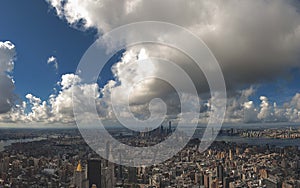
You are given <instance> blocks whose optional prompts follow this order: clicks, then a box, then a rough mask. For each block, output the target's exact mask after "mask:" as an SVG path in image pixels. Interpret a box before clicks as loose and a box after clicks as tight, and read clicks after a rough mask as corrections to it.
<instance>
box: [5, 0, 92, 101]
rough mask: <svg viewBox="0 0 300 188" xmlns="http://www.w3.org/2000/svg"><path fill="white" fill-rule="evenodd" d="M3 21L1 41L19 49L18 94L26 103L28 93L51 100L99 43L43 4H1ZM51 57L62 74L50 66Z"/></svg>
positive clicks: (37, 1)
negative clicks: (59, 85) (63, 77)
mask: <svg viewBox="0 0 300 188" xmlns="http://www.w3.org/2000/svg"><path fill="white" fill-rule="evenodd" d="M32 5H34V6H32ZM0 20H1V21H0V23H1V27H0V41H6V40H9V41H11V42H12V43H13V44H15V46H16V51H17V60H16V62H15V69H14V72H13V76H14V79H15V86H16V93H17V94H18V95H19V96H20V97H21V98H23V99H24V97H25V95H26V94H28V93H33V94H34V95H37V96H39V97H40V98H42V99H44V100H45V99H47V98H48V96H49V95H50V94H51V93H53V87H54V86H55V85H56V82H58V81H59V79H60V76H61V75H62V74H65V73H70V72H74V71H75V70H76V67H77V64H78V62H79V61H80V58H81V56H82V55H83V53H84V52H85V50H86V49H87V48H88V47H89V46H90V45H91V44H92V43H93V42H94V41H95V39H96V36H95V35H96V33H95V31H93V30H89V31H85V32H82V31H79V30H77V29H73V28H72V27H70V26H69V25H68V24H67V23H65V22H63V21H61V20H60V19H59V18H58V17H57V16H56V15H55V12H54V11H53V10H52V11H51V10H50V9H49V5H48V4H47V3H46V2H45V1H40V0H32V1H30V3H28V2H27V1H18V0H4V1H1V7H0ZM50 56H55V57H56V58H57V59H58V63H59V69H58V74H56V71H55V69H54V68H53V67H52V66H51V65H47V59H48V58H49V57H50Z"/></svg>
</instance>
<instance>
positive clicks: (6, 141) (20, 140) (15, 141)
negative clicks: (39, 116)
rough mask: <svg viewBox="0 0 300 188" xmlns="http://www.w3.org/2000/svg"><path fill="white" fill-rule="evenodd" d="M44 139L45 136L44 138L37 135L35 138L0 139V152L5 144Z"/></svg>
mask: <svg viewBox="0 0 300 188" xmlns="http://www.w3.org/2000/svg"><path fill="white" fill-rule="evenodd" d="M45 139H46V138H44V137H37V138H25V139H12V140H1V141H0V152H2V151H4V149H5V147H6V146H9V145H11V144H13V143H26V142H33V141H40V140H45Z"/></svg>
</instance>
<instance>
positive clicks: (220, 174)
mask: <svg viewBox="0 0 300 188" xmlns="http://www.w3.org/2000/svg"><path fill="white" fill-rule="evenodd" d="M217 178H218V180H219V181H222V184H223V178H224V167H223V165H222V164H219V165H218V166H217Z"/></svg>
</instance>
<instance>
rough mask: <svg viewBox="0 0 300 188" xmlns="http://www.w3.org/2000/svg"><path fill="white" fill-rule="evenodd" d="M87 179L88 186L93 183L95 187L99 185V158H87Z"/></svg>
mask: <svg viewBox="0 0 300 188" xmlns="http://www.w3.org/2000/svg"><path fill="white" fill-rule="evenodd" d="M88 180H89V187H92V185H93V184H95V185H96V186H97V188H100V187H101V160H100V159H89V160H88Z"/></svg>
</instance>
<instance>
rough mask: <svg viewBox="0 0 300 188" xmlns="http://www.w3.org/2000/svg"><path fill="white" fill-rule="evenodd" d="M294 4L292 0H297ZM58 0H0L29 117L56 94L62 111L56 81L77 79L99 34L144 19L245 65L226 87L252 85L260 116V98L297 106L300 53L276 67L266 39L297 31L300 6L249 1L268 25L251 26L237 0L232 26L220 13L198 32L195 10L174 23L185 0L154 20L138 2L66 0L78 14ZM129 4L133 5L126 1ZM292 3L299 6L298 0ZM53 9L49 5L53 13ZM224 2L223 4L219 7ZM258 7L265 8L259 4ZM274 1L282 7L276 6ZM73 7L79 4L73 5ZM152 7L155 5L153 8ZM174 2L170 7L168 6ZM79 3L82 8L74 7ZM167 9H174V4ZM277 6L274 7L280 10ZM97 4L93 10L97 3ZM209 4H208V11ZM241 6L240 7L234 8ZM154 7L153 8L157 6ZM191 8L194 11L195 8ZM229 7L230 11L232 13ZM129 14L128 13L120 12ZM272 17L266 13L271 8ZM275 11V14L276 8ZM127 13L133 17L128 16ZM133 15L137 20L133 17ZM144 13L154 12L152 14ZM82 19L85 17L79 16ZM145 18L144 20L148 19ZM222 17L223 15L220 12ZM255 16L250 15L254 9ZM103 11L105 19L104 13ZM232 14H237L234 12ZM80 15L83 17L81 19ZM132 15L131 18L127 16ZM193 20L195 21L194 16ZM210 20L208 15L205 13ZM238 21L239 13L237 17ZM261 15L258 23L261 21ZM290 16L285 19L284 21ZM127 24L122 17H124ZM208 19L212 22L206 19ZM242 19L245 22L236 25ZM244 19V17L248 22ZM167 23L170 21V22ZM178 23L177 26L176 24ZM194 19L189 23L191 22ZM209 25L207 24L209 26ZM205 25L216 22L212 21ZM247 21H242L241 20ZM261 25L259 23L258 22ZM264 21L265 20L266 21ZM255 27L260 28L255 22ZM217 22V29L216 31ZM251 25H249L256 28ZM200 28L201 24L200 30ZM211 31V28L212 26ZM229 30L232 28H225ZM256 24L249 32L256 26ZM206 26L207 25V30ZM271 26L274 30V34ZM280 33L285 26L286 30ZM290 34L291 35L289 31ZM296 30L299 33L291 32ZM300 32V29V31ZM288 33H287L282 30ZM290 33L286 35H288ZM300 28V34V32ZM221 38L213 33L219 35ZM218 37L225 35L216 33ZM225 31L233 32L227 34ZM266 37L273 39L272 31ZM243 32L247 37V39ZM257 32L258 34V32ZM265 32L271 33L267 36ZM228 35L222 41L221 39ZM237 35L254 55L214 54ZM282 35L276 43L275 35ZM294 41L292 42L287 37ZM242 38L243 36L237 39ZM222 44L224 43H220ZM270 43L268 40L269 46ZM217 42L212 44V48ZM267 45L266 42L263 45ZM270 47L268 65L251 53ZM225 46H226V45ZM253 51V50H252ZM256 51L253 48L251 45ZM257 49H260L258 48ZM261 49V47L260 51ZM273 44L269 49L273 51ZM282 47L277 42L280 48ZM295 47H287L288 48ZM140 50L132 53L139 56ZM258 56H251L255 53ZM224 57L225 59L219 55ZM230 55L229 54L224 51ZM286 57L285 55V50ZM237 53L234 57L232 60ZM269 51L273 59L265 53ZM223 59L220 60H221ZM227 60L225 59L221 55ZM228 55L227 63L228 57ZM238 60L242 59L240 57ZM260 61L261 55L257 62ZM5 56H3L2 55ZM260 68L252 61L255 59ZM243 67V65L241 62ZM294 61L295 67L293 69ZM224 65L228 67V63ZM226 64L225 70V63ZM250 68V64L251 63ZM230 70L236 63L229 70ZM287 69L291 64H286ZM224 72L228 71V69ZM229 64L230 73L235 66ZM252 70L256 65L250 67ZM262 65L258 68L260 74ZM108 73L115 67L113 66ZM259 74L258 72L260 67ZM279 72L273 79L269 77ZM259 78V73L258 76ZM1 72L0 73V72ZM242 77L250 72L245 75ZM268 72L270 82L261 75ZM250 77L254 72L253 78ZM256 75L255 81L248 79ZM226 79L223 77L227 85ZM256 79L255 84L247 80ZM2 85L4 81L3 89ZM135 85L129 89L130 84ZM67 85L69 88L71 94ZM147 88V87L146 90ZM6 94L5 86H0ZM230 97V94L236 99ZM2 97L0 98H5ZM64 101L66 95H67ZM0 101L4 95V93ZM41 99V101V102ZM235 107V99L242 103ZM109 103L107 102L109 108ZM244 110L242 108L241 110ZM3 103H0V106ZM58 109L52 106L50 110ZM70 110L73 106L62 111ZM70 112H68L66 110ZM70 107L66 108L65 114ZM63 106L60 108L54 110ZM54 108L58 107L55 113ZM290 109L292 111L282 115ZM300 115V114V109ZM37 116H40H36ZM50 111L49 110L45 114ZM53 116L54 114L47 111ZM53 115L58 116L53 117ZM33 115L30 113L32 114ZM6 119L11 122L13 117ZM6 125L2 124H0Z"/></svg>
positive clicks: (2, 32)
mask: <svg viewBox="0 0 300 188" xmlns="http://www.w3.org/2000/svg"><path fill="white" fill-rule="evenodd" d="M292 1H293V0H292ZM54 2H56V1H54V0H49V1H48V2H47V1H43V0H29V1H18V0H3V1H1V6H0V23H1V26H0V41H2V42H4V41H11V43H13V44H14V45H15V48H16V52H17V56H16V57H17V59H16V60H15V66H14V70H13V72H10V73H9V75H11V76H12V77H13V80H14V81H15V83H14V86H15V90H14V93H15V94H16V95H17V96H18V97H19V98H20V100H18V102H17V103H19V104H20V103H21V102H20V101H27V103H28V105H27V107H26V110H27V111H28V112H30V111H31V107H32V106H34V105H37V106H42V102H43V101H46V103H47V104H48V105H50V102H49V96H50V95H51V94H55V95H56V97H57V98H56V100H57V101H56V103H55V105H57V106H59V108H60V107H61V106H60V105H61V104H58V103H59V100H58V99H59V97H65V96H64V95H63V94H65V93H64V91H63V90H64V89H62V87H64V86H63V85H60V86H59V85H57V82H59V81H60V80H61V79H62V76H63V75H67V74H68V76H65V77H64V78H65V80H68V79H71V78H73V75H72V73H74V72H75V70H76V68H77V65H78V63H79V61H80V59H81V57H82V55H83V54H84V53H85V51H86V50H87V49H88V47H89V46H90V45H91V44H93V42H95V40H96V39H97V37H98V36H101V35H102V34H103V33H106V32H108V31H109V30H111V29H112V28H115V27H118V26H121V25H123V24H126V23H128V22H129V23H130V21H132V22H134V21H140V20H143V19H144V20H149V19H150V20H151V19H154V20H164V21H170V22H171V23H175V24H179V25H181V26H184V27H186V28H191V31H192V32H194V33H196V35H199V36H200V37H203V38H204V41H208V46H209V47H210V46H212V51H213V52H214V50H215V51H216V52H217V53H216V57H217V58H218V59H219V58H220V62H221V64H224V65H226V66H227V64H229V65H230V66H236V65H237V64H238V63H245V65H246V66H245V67H246V68H245V69H243V66H240V67H238V68H236V72H234V68H235V67H234V68H232V67H231V70H230V71H231V72H230V71H229V72H226V71H228V70H229V69H228V70H224V75H225V76H226V75H230V74H234V75H235V74H237V77H236V80H230V79H229V80H227V81H228V82H232V81H233V82H237V84H236V85H234V89H233V90H234V92H237V93H239V92H242V91H243V90H247V89H249V88H251V87H253V88H255V92H254V93H253V94H252V95H250V96H248V97H247V100H249V101H253V102H254V104H255V106H256V110H257V111H260V110H262V109H261V108H262V107H261V105H262V100H261V99H260V97H261V96H266V97H267V98H268V101H270V104H269V105H271V106H272V103H273V102H276V103H277V104H278V105H280V106H283V104H284V103H289V105H290V106H289V108H292V107H291V106H292V104H290V101H291V100H292V98H293V97H295V95H296V94H297V93H299V92H300V87H299V80H300V70H299V64H300V63H298V64H297V62H300V59H299V57H300V56H299V55H297V56H298V57H297V58H296V59H293V61H291V62H289V60H287V61H285V58H284V57H283V58H282V61H280V60H277V59H280V58H281V54H279V55H278V57H275V58H274V65H273V64H272V63H273V62H272V61H270V60H269V59H272V58H270V57H271V55H272V54H274V55H275V54H276V53H274V52H278V51H276V50H278V49H277V48H276V47H274V45H270V44H271V42H270V41H272V38H271V37H270V38H268V37H269V36H272V35H273V33H272V27H274V28H275V29H277V28H278V32H274V37H277V38H280V36H281V34H282V33H283V34H282V35H284V34H286V33H289V32H290V33H296V34H298V33H297V31H298V30H297V27H298V26H299V25H297V24H299V23H298V21H297V20H299V19H298V18H300V16H299V12H297V10H299V7H296V6H298V5H295V4H296V3H291V4H288V3H286V2H284V1H281V0H276V1H274V2H275V3H274V4H272V3H270V2H264V1H261V2H260V1H259V2H255V3H258V5H259V6H258V5H256V4H255V3H253V2H252V3H253V5H252V3H251V2H250V1H247V3H248V4H247V6H248V7H249V10H252V8H253V11H257V14H255V16H257V17H258V18H260V17H262V18H265V19H261V20H263V21H266V22H265V23H260V21H259V19H257V18H255V20H254V21H252V20H249V19H248V18H249V16H247V15H246V16H244V15H243V14H244V13H245V12H247V11H245V10H244V11H242V9H243V8H245V7H247V6H241V7H240V9H241V10H240V9H237V8H236V9H234V8H233V7H235V6H232V5H233V3H234V1H228V4H226V8H224V12H226V11H228V13H229V15H230V16H231V17H230V18H231V20H233V21H232V22H226V20H225V21H224V20H223V17H224V16H222V15H221V14H220V15H218V14H216V15H212V16H215V17H216V19H215V20H213V21H212V23H210V24H208V25H209V27H208V29H207V28H204V29H203V30H201V32H200V31H198V30H193V29H194V28H195V27H192V26H194V25H199V23H194V22H197V21H198V20H196V21H195V20H194V19H193V18H194V17H196V16H199V15H198V12H199V11H192V10H189V9H187V10H185V9H183V10H182V11H183V12H182V14H183V16H182V17H183V18H179V17H178V18H177V17H176V18H175V19H173V18H172V16H176V15H177V13H176V10H179V9H180V7H182V5H181V3H182V2H180V1H178V2H177V1H176V2H174V3H170V2H168V1H166V2H164V3H162V4H161V5H158V4H156V3H155V2H153V7H155V6H158V7H160V6H161V7H164V6H166V7H169V9H168V10H169V11H168V12H164V13H161V12H159V10H158V12H157V13H156V14H153V13H151V10H148V9H147V6H149V4H148V3H149V2H146V1H139V2H138V1H136V2H135V1H134V3H133V4H130V6H128V5H127V4H126V2H127V1H124V2H122V3H115V2H113V3H112V2H109V1H107V0H103V6H101V7H99V8H98V7H95V10H94V9H93V10H90V9H89V7H91V4H93V1H89V0H87V1H84V2H82V4H80V5H77V4H76V3H77V1H73V2H72V1H69V2H68V3H66V4H69V5H71V7H73V9H68V10H64V8H65V7H64V4H53V3H54ZM128 2H129V1H128ZM212 2H213V3H216V4H217V1H212ZM293 2H297V1H296V0H295V1H293ZM51 3H52V6H53V7H51ZM219 3H220V2H219ZM260 3H261V4H260ZM276 3H277V4H276ZM73 4H74V5H73ZM150 4H151V3H150ZM170 4H172V5H170ZM76 5H77V7H76ZM169 5H170V6H169ZM275 5H276V6H275ZM78 6H81V7H80V8H81V9H80V11H79V12H77V11H78V10H79V9H78ZM92 6H94V5H92ZM203 6H204V5H203ZM237 6H239V5H237ZM153 7H152V8H153ZM255 7H260V9H258V10H256V9H255ZM291 7H292V9H293V10H294V11H295V12H293V13H291V14H290V13H288V11H287V10H291ZM192 8H193V7H192ZM201 8H203V9H207V10H208V12H209V11H210V9H209V8H210V7H201ZM227 8H228V10H227ZM123 9H124V10H123ZM269 9H270V11H265V10H269ZM273 9H276V11H277V12H278V14H277V13H276V15H273V14H275V13H274V12H276V11H273ZM277 9H278V10H277ZM60 11H61V12H62V13H61V14H60V15H59V16H58V15H57V14H58V13H59V12H60ZM128 11H129V12H128ZM135 11H136V14H135ZM147 11H150V12H149V13H147ZM82 12H83V13H85V14H82V15H81V13H82ZM144 12H145V14H143V13H144ZM220 12H221V11H220ZM249 12H251V11H249ZM104 13H105V14H104ZM233 13H234V14H233ZM66 14H68V15H69V17H68V18H66V17H65V16H66ZM78 14H79V17H77V16H78ZM130 14H132V15H130ZM166 14H170V15H171V16H169V17H168V16H166ZM193 14H195V15H193ZM208 15H209V16H210V14H209V13H208ZM236 15H239V16H237V17H238V18H237V17H236ZM72 16H74V17H72ZM259 16H260V17H259ZM285 17H287V18H285ZM123 18H124V19H123ZM209 18H210V17H209ZM239 18H243V19H239ZM244 18H245V19H244ZM273 18H274V19H276V23H277V22H278V25H276V26H273V25H270V26H265V28H263V27H262V25H266V24H268V23H271V22H270V20H271V19H273ZM168 19H169V20H168ZM291 19H294V20H295V21H294V22H291V23H294V24H295V25H291V26H289V25H285V24H287V22H286V20H291ZM82 20H86V22H85V23H86V25H84V24H83V25H81V29H78V28H74V26H71V25H72V24H74V23H75V25H76V24H78V22H81V21H82ZM174 20H175V21H174ZM190 20H191V21H190ZM207 20H208V21H207ZM207 20H206V21H205V19H204V21H205V23H206V22H209V21H211V20H210V19H208V18H207ZM241 20H242V21H241ZM256 20H258V21H256ZM245 21H249V23H250V24H245ZM263 21H261V22H263ZM256 22H257V23H256ZM218 24H219V25H218ZM226 24H232V25H231V26H230V28H233V29H232V31H230V30H226V28H222V27H224V25H226ZM251 24H252V25H251ZM200 25H201V24H200ZM212 26H214V27H212ZM226 26H227V25H226ZM245 26H249V27H248V29H249V30H251V29H253V31H251V32H249V33H247V32H248V31H246V30H245V31H244V29H245ZM251 26H252V27H251ZM205 27H206V26H205ZM259 27H262V29H261V30H259ZM211 28H214V29H213V30H211V31H210V30H209V29H211ZM215 28H222V29H220V31H218V30H216V29H215ZM274 28H273V30H274ZM280 28H283V29H282V30H283V31H281V30H280ZM285 28H286V29H285ZM293 28H296V29H295V30H293ZM299 28H300V26H299ZM284 29H285V30H284ZM286 30H287V31H288V32H287V31H286ZM299 30H300V29H299ZM206 31H210V32H211V33H213V34H212V35H210V34H211V33H205V32H206ZM241 31H244V33H239V32H241ZM203 32H204V33H203ZM214 32H216V35H214V34H215V33H214ZM217 32H220V33H217ZM226 32H228V33H226ZM268 32H269V33H268ZM245 33H246V34H245ZM253 33H256V34H257V35H255V34H253ZM267 33H268V34H267ZM299 33H300V32H299ZM296 34H295V36H293V37H295V39H294V41H295V44H291V43H292V42H293V41H292V42H289V43H288V45H286V46H288V47H287V50H286V51H287V52H283V53H282V54H283V55H285V54H288V55H287V58H286V59H289V56H292V55H294V53H295V54H297V52H300V49H299V48H297V47H299V46H298V45H297V44H296V43H297V40H299V36H298V35H296ZM223 35H224V36H223ZM219 36H221V39H220V41H218V42H214V41H213V39H214V37H215V38H217V37H219ZM236 36H240V38H242V39H243V40H244V39H245V41H246V42H245V41H243V42H244V43H243V45H245V46H246V47H245V49H246V50H249V51H250V52H249V54H251V55H252V56H254V57H252V56H250V55H249V56H247V55H248V54H244V53H247V52H245V51H246V50H244V51H241V53H238V52H236V51H235V50H238V49H235V48H234V47H233V48H232V49H233V50H231V51H228V53H227V52H226V53H225V52H223V51H222V50H224V49H222V50H219V49H214V48H215V46H217V47H219V46H220V49H221V48H222V47H223V48H224V46H225V48H227V45H231V41H234V40H225V39H224V38H227V37H228V38H230V37H236ZM278 36H279V37H278ZM289 37H290V36H289ZM237 38H238V37H237ZM259 39H262V40H263V41H262V42H260V41H259ZM223 40H224V41H223ZM264 40H266V41H264ZM212 41H213V42H212ZM247 41H250V42H249V44H247ZM264 42H265V43H264ZM261 44H263V45H266V46H267V47H270V48H273V47H274V49H270V50H268V48H263V47H262V49H261V51H264V50H266V58H265V59H264V58H263V57H262V55H261V54H258V55H257V54H255V53H260V52H259V50H256V49H253V48H255V47H256V46H258V47H257V48H259V45H261ZM223 45H224V46H223ZM247 45H248V46H247ZM252 45H254V47H253V46H252ZM255 45H256V46H255ZM263 45H262V46H263ZM268 45H270V46H268ZM280 45H282V44H281V43H279V45H278V46H280ZM289 45H290V46H289ZM134 50H135V51H134ZM251 50H253V51H251ZM129 51H130V49H124V51H122V52H120V53H119V54H117V55H116V56H114V57H113V58H112V60H111V63H110V65H111V64H112V63H114V62H116V61H117V60H121V57H122V54H123V53H124V54H126V53H129ZM133 51H134V52H133V53H136V54H135V55H132V56H133V57H131V58H132V59H133V60H132V59H131V60H132V61H134V57H137V56H138V53H139V52H140V51H138V50H136V49H133ZM220 51H221V53H220ZM224 51H225V50H224ZM283 51H284V50H283ZM149 53H150V54H151V50H149ZM231 53H232V54H231ZM267 53H270V54H267ZM220 54H221V55H220ZM224 54H225V55H224ZM51 56H54V57H55V58H56V59H57V62H58V69H57V70H56V69H55V67H54V66H53V64H47V60H48V58H49V57H51ZM223 56H224V59H223ZM240 56H241V57H240ZM256 56H257V57H256ZM244 57H249V58H248V59H243V58H244ZM0 58H1V57H0ZM228 59H230V60H232V59H233V61H234V60H235V59H238V60H240V62H233V63H232V62H227V61H228ZM248 60H249V62H248ZM252 60H253V61H256V60H257V62H251V61H252ZM244 61H245V62H244ZM295 61H296V63H295ZM224 62H225V63H224ZM226 63H227V64H226ZM251 63H253V66H252V65H251ZM264 63H266V66H261V65H262V64H264ZM231 64H232V65H231ZM285 64H286V66H285ZM226 66H225V67H226ZM230 66H229V67H230ZM252 67H254V68H253V69H252ZM256 67H258V68H256ZM274 67H275V68H274ZM285 67H286V69H287V70H284V71H281V70H280V69H285ZM109 68H110V67H109ZM109 68H108V69H106V70H105V71H104V72H103V74H102V75H101V77H104V81H103V80H102V81H100V87H101V88H102V87H104V86H105V85H106V84H107V80H110V79H113V77H112V75H111V72H110V71H109ZM247 68H249V72H250V73H252V74H253V75H254V76H252V78H249V82H247V80H246V81H245V80H244V79H245V78H243V71H246V73H247ZM259 68H260V69H261V70H260V69H259ZM273 70H274V73H272V71H273ZM257 72H258V73H257ZM0 73H1V72H0ZM244 73H245V72H244ZM256 73H257V78H255V75H256ZM264 74H266V76H265V75H264ZM250 75H251V74H250ZM122 76H124V75H118V74H116V77H117V79H122ZM250 77H251V76H250ZM253 77H254V78H253ZM226 79H227V78H225V80H226ZM238 79H241V80H242V81H240V82H239V80H238ZM250 80H251V81H250ZM0 84H1V83H0ZM129 85H130V84H129ZM106 86H107V87H108V88H109V89H110V90H112V89H113V87H116V85H113V86H109V85H106ZM68 87H69V86H66V88H68ZM54 88H57V90H58V91H60V90H61V91H62V95H61V96H59V94H58V92H56V91H54ZM149 88H150V87H149ZM0 89H1V88H0ZM234 92H233V93H234ZM0 94H1V93H0ZM27 94H31V96H27V97H26V95H27ZM102 95H104V94H103V93H101V94H100V96H102ZM66 96H67V95H66ZM0 97H1V95H0ZM234 98H239V96H234ZM37 99H40V100H41V101H40V102H39V100H37ZM28 100H32V101H38V102H37V103H34V102H32V101H30V102H28ZM237 101H238V100H237ZM106 102H107V101H105V102H103V101H102V103H105V104H106ZM240 102H241V101H240ZM244 102H245V103H246V102H247V101H242V103H244ZM242 103H241V104H239V105H240V107H238V108H237V110H238V109H239V108H242V106H243V104H242ZM0 104H1V101H0ZM51 105H52V107H51V108H54V107H53V106H55V105H53V104H51ZM65 106H67V107H69V106H68V105H65ZM65 106H64V108H63V109H65ZM67 107H66V109H67ZM57 108H58V107H57ZM52 110H53V109H52ZM285 110H287V109H285ZM299 110H300V109H299ZM39 113H40V111H39ZM47 113H48V112H47ZM49 113H50V112H49ZM51 113H53V112H51ZM32 116H33V115H32ZM10 118H11V117H10V116H9V117H8V118H6V119H10ZM0 119H1V118H0Z"/></svg>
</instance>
